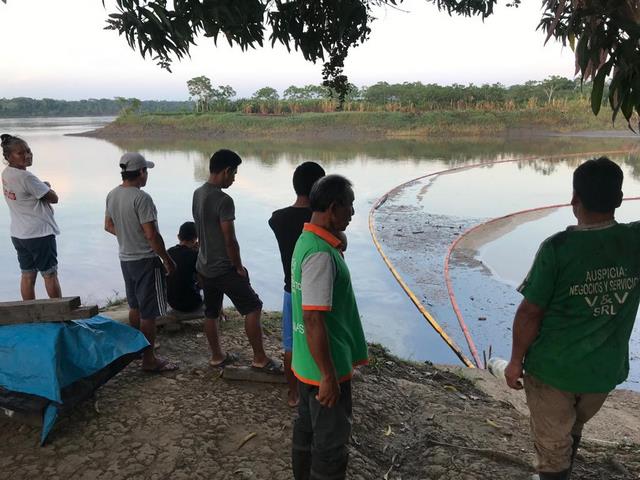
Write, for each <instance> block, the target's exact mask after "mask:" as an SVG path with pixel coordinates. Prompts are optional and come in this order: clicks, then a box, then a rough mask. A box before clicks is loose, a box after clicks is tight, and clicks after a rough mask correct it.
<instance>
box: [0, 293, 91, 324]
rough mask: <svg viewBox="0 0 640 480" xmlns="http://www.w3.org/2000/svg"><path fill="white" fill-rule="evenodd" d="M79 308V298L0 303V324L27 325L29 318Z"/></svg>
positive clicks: (43, 316) (57, 313) (42, 316)
mask: <svg viewBox="0 0 640 480" xmlns="http://www.w3.org/2000/svg"><path fill="white" fill-rule="evenodd" d="M79 306H80V297H63V298H47V299H41V300H26V301H22V302H0V323H2V324H7V323H9V324H10V323H29V322H30V320H29V319H30V318H45V317H46V316H47V315H59V314H60V313H67V312H70V311H72V310H74V309H76V308H78V307H79Z"/></svg>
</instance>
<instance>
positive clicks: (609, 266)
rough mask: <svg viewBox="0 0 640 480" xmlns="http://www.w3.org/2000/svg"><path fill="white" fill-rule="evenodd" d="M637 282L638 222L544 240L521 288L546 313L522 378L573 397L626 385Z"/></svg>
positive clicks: (572, 229) (639, 295)
mask: <svg viewBox="0 0 640 480" xmlns="http://www.w3.org/2000/svg"><path fill="white" fill-rule="evenodd" d="M639 275H640V222H635V223H630V224H617V223H615V222H614V223H612V224H608V225H604V226H600V227H592V228H581V227H570V228H568V229H567V230H566V231H564V232H560V233H557V234H555V235H553V236H551V237H549V238H548V239H546V240H545V241H544V242H543V243H542V245H541V246H540V249H539V250H538V253H537V254H536V258H535V260H534V262H533V266H532V267H531V270H530V272H529V274H528V275H527V278H526V279H525V280H524V282H523V283H522V285H521V286H520V287H519V288H518V290H519V291H520V292H521V293H522V294H523V295H524V297H525V298H526V299H527V300H528V301H529V302H531V303H533V304H535V305H538V306H539V307H541V308H543V309H544V316H543V319H542V324H541V327H540V332H539V334H538V337H537V338H536V340H535V341H534V343H533V344H532V345H531V346H530V347H529V350H528V352H527V354H526V357H525V364H524V368H525V371H526V372H527V373H529V374H531V375H533V376H534V377H537V378H538V379H540V380H541V381H543V382H544V383H546V384H548V385H551V386H552V387H555V388H558V389H560V390H564V391H568V392H575V393H595V392H608V391H610V390H612V389H613V388H615V386H616V385H618V384H619V383H621V382H623V381H624V380H625V379H626V378H627V375H628V373H629V337H630V336H631V331H632V329H633V324H634V322H635V317H636V312H637V310H638V302H639V300H640V287H639V285H638V281H639V280H638V277H639Z"/></svg>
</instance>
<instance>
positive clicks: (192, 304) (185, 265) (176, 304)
mask: <svg viewBox="0 0 640 480" xmlns="http://www.w3.org/2000/svg"><path fill="white" fill-rule="evenodd" d="M178 240H179V242H180V243H179V244H178V245H176V246H175V247H171V248H170V249H169V250H168V252H169V255H170V256H171V258H173V261H174V262H176V272H175V273H174V274H173V275H172V276H171V277H169V278H167V300H168V301H169V305H171V308H173V309H174V310H178V311H180V312H193V311H194V310H197V309H199V308H200V307H201V306H202V297H201V296H200V287H199V286H198V283H197V279H196V260H197V259H198V234H197V233H196V224H195V223H193V222H185V223H183V224H182V225H181V226H180V230H179V231H178Z"/></svg>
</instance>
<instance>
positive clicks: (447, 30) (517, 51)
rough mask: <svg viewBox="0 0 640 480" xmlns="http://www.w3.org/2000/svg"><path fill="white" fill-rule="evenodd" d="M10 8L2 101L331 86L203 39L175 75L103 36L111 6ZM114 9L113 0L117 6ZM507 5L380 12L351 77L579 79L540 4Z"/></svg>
mask: <svg viewBox="0 0 640 480" xmlns="http://www.w3.org/2000/svg"><path fill="white" fill-rule="evenodd" d="M7 1H8V3H7V4H6V5H5V4H3V3H0V45H2V48H1V50H0V52H1V53H0V55H1V57H0V58H1V59H0V97H9V98H10V97H17V96H26V97H34V98H43V97H49V98H60V99H69V100H73V99H82V98H102V97H106V98H112V97H115V96H124V97H137V98H141V99H172V100H174V99H175V100H183V99H184V100H186V99H187V98H188V93H187V89H186V81H187V80H188V79H190V78H192V77H195V76H198V75H207V76H208V77H210V78H211V79H212V82H213V84H214V85H227V84H228V85H231V86H232V87H233V88H234V89H235V90H236V91H237V92H238V94H239V95H240V96H248V95H251V94H252V93H253V92H254V91H255V90H257V89H258V88H260V87H263V86H272V87H275V88H277V89H278V90H279V91H280V92H282V90H284V89H285V88H286V87H288V86H289V85H292V84H295V85H304V84H308V83H314V84H318V83H320V82H321V80H322V78H321V70H322V65H321V64H317V65H314V64H311V63H308V62H305V61H304V60H303V58H302V55H301V54H300V53H299V52H292V53H290V54H289V53H287V52H286V50H285V49H284V48H283V47H279V46H276V47H275V48H271V47H265V48H263V49H259V50H255V51H251V52H248V53H243V52H241V51H240V49H239V48H237V47H236V48H229V47H228V46H227V44H226V43H225V44H223V42H221V45H220V47H219V48H216V47H214V45H213V41H212V40H211V39H206V38H202V39H200V41H199V46H198V47H197V48H195V49H194V50H193V52H192V58H191V59H187V60H184V61H182V62H175V63H174V66H173V73H169V72H166V71H164V70H162V69H160V68H159V67H157V66H156V65H155V63H154V62H153V61H152V60H149V59H147V60H143V59H142V57H140V55H139V54H138V53H137V52H134V51H132V50H131V49H130V48H129V46H128V45H127V43H126V41H125V40H124V38H121V37H118V35H117V33H116V32H113V31H105V30H103V27H104V24H105V23H104V22H105V18H106V16H107V12H106V11H105V9H104V8H103V6H102V2H101V0H7ZM106 3H107V5H109V4H110V2H109V1H108V0H107V2H106ZM504 3H505V2H504V1H503V2H502V5H499V6H498V8H497V9H496V13H495V14H494V16H493V17H492V18H489V19H488V20H486V21H485V22H484V23H483V22H482V21H481V20H480V19H479V18H471V19H469V18H450V17H448V16H447V15H446V14H445V13H441V12H438V11H437V10H436V8H435V7H434V6H433V5H431V4H430V3H427V2H425V1H421V0H408V1H406V2H405V3H403V4H402V8H403V10H405V11H400V10H396V9H390V8H387V9H380V10H378V11H377V12H376V16H377V20H376V21H375V23H374V24H373V26H372V30H373V32H372V35H371V38H370V40H369V41H368V42H367V43H366V44H365V45H364V46H361V47H358V48H356V49H354V50H353V51H352V52H351V53H350V56H349V58H348V59H347V67H346V73H347V74H348V76H349V79H350V80H351V82H352V83H355V84H356V85H358V86H363V85H371V84H373V83H376V82H378V81H387V82H404V81H409V82H413V81H421V82H423V83H440V84H451V83H463V84H467V83H476V84H482V83H494V82H501V83H504V84H507V85H510V84H514V83H521V82H524V81H526V80H541V79H543V78H546V77H547V76H549V75H562V76H566V77H570V78H571V77H572V76H573V71H574V61H573V52H572V51H571V50H570V49H569V48H568V47H566V48H564V49H563V48H562V46H561V45H559V44H556V43H554V42H553V40H552V41H550V42H549V44H547V46H546V47H544V46H543V43H544V36H543V34H542V33H541V32H536V30H535V29H536V26H537V24H538V21H539V20H540V16H541V13H540V9H539V5H540V3H539V2H531V1H525V2H523V5H522V6H521V7H520V8H517V9H515V8H507V7H504Z"/></svg>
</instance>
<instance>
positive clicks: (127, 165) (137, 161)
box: [119, 152, 155, 172]
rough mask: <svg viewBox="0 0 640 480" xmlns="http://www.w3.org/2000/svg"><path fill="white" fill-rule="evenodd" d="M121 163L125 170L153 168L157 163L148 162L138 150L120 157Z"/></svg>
mask: <svg viewBox="0 0 640 480" xmlns="http://www.w3.org/2000/svg"><path fill="white" fill-rule="evenodd" d="M119 165H120V168H122V171H123V172H135V171H137V170H140V169H141V168H153V167H154V166H155V163H153V162H148V161H147V160H146V159H145V158H144V157H143V156H142V155H141V154H139V153H138V152H127V153H125V154H124V155H122V157H120V163H119Z"/></svg>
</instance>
